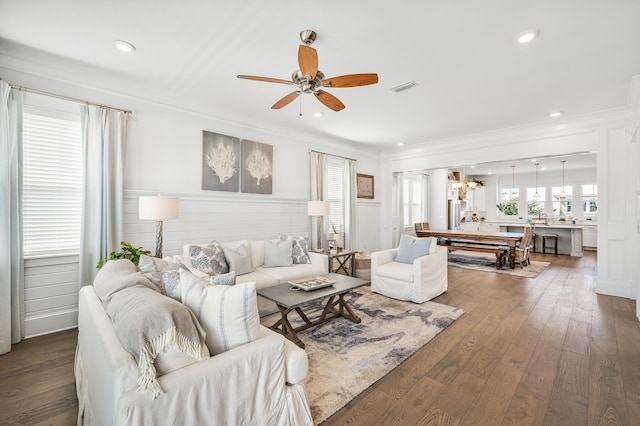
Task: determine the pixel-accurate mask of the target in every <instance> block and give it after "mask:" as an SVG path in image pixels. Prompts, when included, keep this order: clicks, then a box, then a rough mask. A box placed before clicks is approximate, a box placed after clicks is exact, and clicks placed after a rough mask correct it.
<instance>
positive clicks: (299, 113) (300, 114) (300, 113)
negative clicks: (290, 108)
mask: <svg viewBox="0 0 640 426" xmlns="http://www.w3.org/2000/svg"><path fill="white" fill-rule="evenodd" d="M298 115H299V116H300V117H302V96H300V112H298Z"/></svg>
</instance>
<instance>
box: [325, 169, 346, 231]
mask: <svg viewBox="0 0 640 426" xmlns="http://www.w3.org/2000/svg"><path fill="white" fill-rule="evenodd" d="M343 179H344V165H343V164H342V162H338V161H335V162H333V161H331V160H330V162H329V182H328V194H327V197H328V199H329V205H330V211H329V232H331V233H338V232H340V230H341V229H344V209H343V206H342V187H343Z"/></svg>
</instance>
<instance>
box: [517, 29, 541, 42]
mask: <svg viewBox="0 0 640 426" xmlns="http://www.w3.org/2000/svg"><path fill="white" fill-rule="evenodd" d="M539 34H540V32H539V31H538V30H527V31H523V32H521V33H520V34H518V35H517V36H516V41H517V42H518V43H521V44H523V43H529V42H530V41H531V40H533V39H534V38H536V37H538V35H539Z"/></svg>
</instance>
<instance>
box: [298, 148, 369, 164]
mask: <svg viewBox="0 0 640 426" xmlns="http://www.w3.org/2000/svg"><path fill="white" fill-rule="evenodd" d="M309 152H317V153H318V154H324V155H331V156H332V157H338V158H344V159H345V160H351V161H358V160H356V159H355V158H349V157H343V156H342V155H335V154H329V153H328V152H322V151H316V150H315V149H310V150H309Z"/></svg>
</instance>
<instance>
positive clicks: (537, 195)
mask: <svg viewBox="0 0 640 426" xmlns="http://www.w3.org/2000/svg"><path fill="white" fill-rule="evenodd" d="M535 165H536V193H535V194H533V199H534V200H535V201H538V200H539V199H540V193H538V166H539V165H540V163H536V164H535Z"/></svg>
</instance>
